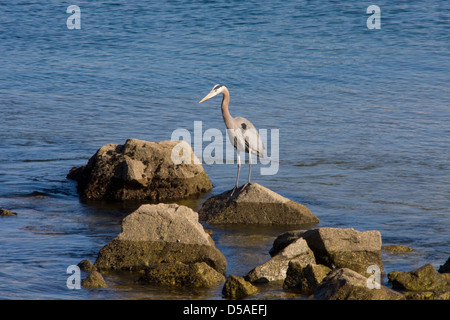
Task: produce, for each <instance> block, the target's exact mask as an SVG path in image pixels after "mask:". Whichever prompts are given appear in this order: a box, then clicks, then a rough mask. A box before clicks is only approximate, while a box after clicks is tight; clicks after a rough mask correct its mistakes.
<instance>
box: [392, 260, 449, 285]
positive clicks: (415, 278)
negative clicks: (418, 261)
mask: <svg viewBox="0 0 450 320" xmlns="http://www.w3.org/2000/svg"><path fill="white" fill-rule="evenodd" d="M388 279H389V282H390V283H392V287H393V288H394V289H400V290H407V291H448V290H450V286H449V285H448V283H447V279H446V278H445V277H444V276H442V275H441V274H440V273H438V272H437V270H436V269H435V268H434V267H433V266H432V265H431V264H426V265H424V266H422V267H420V268H417V269H414V270H412V271H409V272H403V271H393V272H390V273H389V274H388Z"/></svg>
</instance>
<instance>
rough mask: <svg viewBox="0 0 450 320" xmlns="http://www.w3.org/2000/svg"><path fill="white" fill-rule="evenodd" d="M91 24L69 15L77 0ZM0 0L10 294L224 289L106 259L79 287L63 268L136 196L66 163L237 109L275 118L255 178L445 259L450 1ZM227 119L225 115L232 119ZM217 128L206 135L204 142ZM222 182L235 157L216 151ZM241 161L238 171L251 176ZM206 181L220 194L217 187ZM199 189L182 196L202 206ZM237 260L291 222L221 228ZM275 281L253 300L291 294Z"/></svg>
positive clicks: (87, 251)
mask: <svg viewBox="0 0 450 320" xmlns="http://www.w3.org/2000/svg"><path fill="white" fill-rule="evenodd" d="M73 4H76V5H79V6H80V8H81V29H80V30H69V29H68V28H67V26H66V19H67V18H68V17H69V16H70V14H67V13H66V9H67V7H68V6H69V5H73ZM371 4H374V3H372V2H364V1H345V2H342V1H237V0H236V1H186V0H184V1H148V2H147V1H145V2H144V1H135V0H133V1H126V2H125V1H115V0H111V1H84V2H80V1H69V2H67V1H56V0H53V1H33V0H30V1H18V0H11V1H2V2H1V3H0V111H1V112H0V114H1V130H0V207H3V208H9V209H12V210H13V211H15V212H17V213H18V214H19V216H18V217H4V218H1V219H0V243H1V244H2V245H1V249H0V299H141V298H142V299H144V298H208V299H220V298H221V288H215V289H211V290H188V289H170V288H158V287H149V286H139V285H136V284H135V283H134V280H135V278H133V276H131V275H129V274H124V275H108V276H107V277H106V280H107V282H108V283H109V285H110V287H109V288H108V289H103V290H86V289H81V290H69V289H67V287H66V279H67V277H68V276H69V275H68V274H66V268H67V267H68V266H69V265H73V264H77V263H78V262H79V261H80V260H82V259H90V260H91V261H95V259H96V255H97V252H98V251H99V250H100V248H101V247H102V246H104V245H105V244H106V243H108V242H109V241H110V240H111V239H112V238H113V237H114V236H115V235H117V233H119V232H120V221H121V219H122V218H123V217H124V216H125V215H126V214H128V213H130V212H131V211H132V210H133V209H134V207H135V206H136V204H131V205H130V204H127V205H121V204H114V203H97V202H86V201H83V200H81V199H79V197H78V195H77V193H76V185H75V183H73V182H72V181H69V180H67V179H66V178H65V177H66V174H67V173H68V171H69V170H70V169H71V168H72V167H73V166H80V165H83V164H85V163H86V162H87V160H88V159H89V157H90V156H91V155H92V154H94V153H95V152H96V150H97V149H98V148H99V147H101V146H102V145H104V144H107V143H119V144H122V143H124V142H125V141H126V139H128V138H137V139H144V140H149V141H160V140H168V139H170V137H171V134H172V132H173V131H174V130H175V129H178V128H185V129H188V130H189V131H191V132H192V133H193V126H194V121H202V124H203V130H206V129H208V128H219V129H221V130H224V128H225V127H224V124H223V121H222V117H221V113H220V98H215V99H212V100H210V101H208V102H207V103H203V104H201V105H200V104H198V101H199V100H200V99H201V98H202V97H203V96H204V95H206V94H207V93H208V92H209V90H210V89H211V88H212V86H213V85H214V84H216V83H220V84H224V85H226V86H227V87H228V88H229V90H230V93H231V104H230V112H231V114H232V115H233V116H244V117H247V118H249V119H250V120H251V121H252V122H253V123H254V124H255V125H256V126H257V127H258V128H265V129H269V130H270V129H279V130H280V139H279V148H280V167H279V171H278V173H277V174H276V175H261V174H260V172H259V169H260V167H259V166H258V165H255V166H254V169H253V172H252V173H253V175H252V177H253V179H254V181H257V182H259V183H261V184H262V185H264V186H266V187H268V188H270V189H272V190H274V191H276V192H278V193H280V194H282V195H284V196H286V197H288V198H290V199H292V200H295V201H299V202H301V203H303V204H305V205H307V206H308V207H309V208H310V210H311V211H312V212H313V213H314V214H315V215H316V216H318V217H319V218H320V220H321V222H320V224H319V226H334V227H343V228H347V227H352V228H355V229H357V230H360V231H364V230H374V229H375V230H379V231H380V232H381V234H382V238H383V243H384V244H404V245H409V246H411V247H413V248H414V251H413V252H412V253H409V254H403V255H392V254H386V253H383V259H384V263H385V266H384V267H385V269H386V271H387V272H390V271H393V270H404V271H406V270H411V269H413V268H416V267H419V266H421V265H423V264H425V263H431V264H433V265H434V266H435V267H439V265H440V264H443V263H444V262H445V260H446V259H447V258H448V256H449V254H450V248H449V240H450V237H449V229H450V215H449V208H450V201H449V199H450V185H449V181H450V161H449V157H450V152H449V150H450V129H449V123H450V94H449V83H450V81H449V80H450V79H449V78H450V77H449V75H450V66H449V58H450V56H449V46H450V37H449V18H450V4H449V2H448V1H444V0H436V1H414V2H413V3H411V2H410V1H395V2H392V1H385V0H383V1H381V0H380V1H377V2H376V3H375V4H377V5H378V6H379V7H380V8H381V29H379V30H369V29H368V28H367V27H366V20H367V19H368V17H369V15H368V14H367V13H366V9H367V7H368V6H369V5H371ZM223 132H224V131H223ZM207 144H208V143H207V142H205V144H204V146H206V145H207ZM204 167H205V170H206V172H207V173H208V175H209V176H210V178H211V180H212V181H213V184H214V186H215V188H214V189H213V191H212V194H217V193H219V192H222V191H225V190H228V189H230V188H231V187H232V186H233V183H234V179H235V174H236V166H235V165H230V164H229V165H225V164H223V165H219V164H213V165H205V166H204ZM247 170H248V169H247V166H244V167H243V169H242V171H241V182H242V183H243V182H245V179H246V175H247V172H248V171H247ZM206 196H209V195H206ZM201 200H202V199H200V201H197V202H195V201H193V202H185V204H188V205H190V206H191V207H193V208H198V206H199V205H201ZM206 227H208V228H210V229H212V230H213V231H214V235H213V238H214V240H215V241H216V245H217V247H218V248H219V249H220V250H221V251H222V252H223V253H224V254H225V256H226V258H227V260H228V264H229V265H228V270H227V274H237V275H245V274H246V273H247V272H248V271H250V270H251V269H252V268H253V267H254V266H256V265H258V264H260V263H262V262H264V261H265V260H267V259H268V258H269V255H268V250H269V248H270V247H271V245H272V242H273V240H274V238H275V237H276V236H277V235H278V234H280V233H282V232H284V231H286V230H288V229H289V228H254V227H245V226H243V227H217V226H206ZM280 288H281V286H280V285H279V284H275V285H271V286H267V287H263V288H261V290H262V291H261V292H262V293H260V294H259V295H257V296H256V298H261V297H263V298H280V297H281V298H292V296H291V295H290V294H289V293H286V292H283V291H282V290H281V289H280Z"/></svg>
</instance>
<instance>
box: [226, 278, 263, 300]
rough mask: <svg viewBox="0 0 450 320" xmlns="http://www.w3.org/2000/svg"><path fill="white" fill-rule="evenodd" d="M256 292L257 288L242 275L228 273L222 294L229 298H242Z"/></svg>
mask: <svg viewBox="0 0 450 320" xmlns="http://www.w3.org/2000/svg"><path fill="white" fill-rule="evenodd" d="M257 292H258V289H257V288H256V287H255V286H254V285H252V284H251V283H250V282H248V281H246V280H245V279H244V278H243V277H238V276H235V275H230V276H229V277H228V278H227V281H226V282H225V284H224V286H223V289H222V294H223V296H224V297H226V298H230V299H242V298H245V297H248V296H251V295H254V294H255V293H257Z"/></svg>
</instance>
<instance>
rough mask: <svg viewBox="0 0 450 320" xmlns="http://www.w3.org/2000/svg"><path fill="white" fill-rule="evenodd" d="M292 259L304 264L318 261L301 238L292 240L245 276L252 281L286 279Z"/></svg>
mask: <svg viewBox="0 0 450 320" xmlns="http://www.w3.org/2000/svg"><path fill="white" fill-rule="evenodd" d="M291 261H296V262H298V263H302V264H315V263H316V260H315V259H314V254H313V252H312V251H311V249H310V248H309V247H308V245H307V244H306V241H305V240H304V239H302V238H299V239H297V240H296V241H294V242H292V243H291V244H289V245H288V246H287V247H285V248H284V249H283V250H281V251H280V252H279V253H278V254H277V255H275V256H273V257H272V258H271V259H269V260H268V261H266V262H265V263H263V264H262V265H260V266H257V267H255V268H254V269H253V270H251V271H250V272H249V273H248V274H247V276H246V277H245V278H246V280H248V281H250V282H269V281H277V280H284V279H285V278H286V272H287V269H288V266H289V262H291Z"/></svg>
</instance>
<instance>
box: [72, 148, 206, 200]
mask: <svg viewBox="0 0 450 320" xmlns="http://www.w3.org/2000/svg"><path fill="white" fill-rule="evenodd" d="M180 145H181V146H182V148H183V150H185V151H186V152H190V155H191V164H184V163H181V164H176V163H174V162H173V161H172V156H173V155H172V153H173V150H175V149H174V148H176V147H179V146H180ZM67 177H68V178H69V179H72V180H75V181H77V182H78V192H79V194H80V195H81V196H82V197H84V198H88V199H110V200H151V201H166V200H178V199H186V198H189V197H193V196H196V195H199V194H201V193H204V192H208V191H210V190H211V189H212V184H211V181H210V180H209V178H208V176H207V175H206V173H205V171H204V170H203V167H202V165H201V163H200V162H199V161H198V159H197V158H196V156H195V155H194V153H193V152H192V149H191V147H190V146H189V145H188V144H187V143H186V142H180V141H161V142H157V143H155V142H148V141H143V140H136V139H128V140H127V141H126V143H125V144H124V145H117V144H107V145H105V146H103V147H101V148H100V149H99V150H98V151H97V152H96V153H95V155H93V156H92V157H91V158H90V159H89V162H88V163H87V164H86V165H84V166H81V167H78V168H73V169H72V170H71V171H70V172H69V174H68V175H67Z"/></svg>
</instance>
